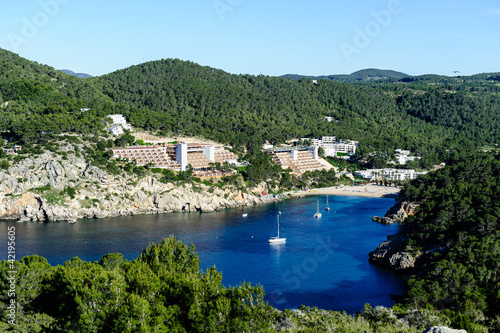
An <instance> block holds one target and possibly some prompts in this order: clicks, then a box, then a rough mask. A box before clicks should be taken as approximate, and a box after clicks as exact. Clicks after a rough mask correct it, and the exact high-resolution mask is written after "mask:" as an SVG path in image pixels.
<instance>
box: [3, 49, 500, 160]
mask: <svg viewBox="0 0 500 333" xmlns="http://www.w3.org/2000/svg"><path fill="white" fill-rule="evenodd" d="M376 73H378V74H377V75H379V74H380V75H382V74H381V73H379V72H378V71H376V70H366V71H361V72H359V73H358V74H357V75H360V77H362V76H363V75H375V74H376ZM391 73H392V72H388V73H387V75H389V74H391ZM392 75H396V74H392ZM401 75H402V74H401ZM497 77H498V75H497V76H495V75H490V76H487V75H478V76H474V77H465V78H461V79H453V80H452V79H449V80H450V81H446V80H448V79H447V78H446V77H439V76H424V77H417V78H408V77H405V78H402V79H399V80H395V79H391V80H388V81H387V80H386V81H366V82H364V83H360V84H346V83H339V82H334V81H331V80H318V84H313V83H312V82H311V80H309V79H304V78H302V79H299V80H297V81H295V80H290V79H284V78H279V77H269V76H252V75H232V74H229V73H226V72H224V71H222V70H219V69H214V68H211V67H203V66H200V65H197V64H195V63H192V62H188V61H181V60H177V59H176V60H172V59H166V60H159V61H153V62H148V63H144V64H141V65H137V66H132V67H129V68H127V69H124V70H120V71H116V72H114V73H111V74H108V75H105V76H101V77H94V78H89V79H79V78H77V77H74V76H70V75H67V74H65V73H62V72H61V71H56V70H54V69H53V68H52V67H49V66H45V65H40V64H37V63H35V62H31V61H28V60H26V59H23V58H21V57H19V56H17V55H15V54H13V53H11V52H8V51H5V50H1V49H0V105H1V107H0V115H1V117H0V130H1V131H3V132H4V133H6V135H10V136H11V138H12V139H13V141H14V142H18V143H20V144H23V145H30V144H33V143H44V142H47V141H49V140H50V139H51V138H52V137H53V136H54V135H57V134H60V133H62V132H73V133H80V134H85V133H99V132H100V131H102V128H103V126H102V122H103V120H104V117H105V116H106V115H108V114H112V113H122V114H124V115H125V116H126V117H127V119H128V120H129V121H130V122H131V123H132V125H133V126H134V127H136V128H141V129H144V130H148V131H154V132H157V133H159V134H173V135H198V136H203V137H206V138H208V139H213V140H217V141H219V142H223V143H229V144H232V145H234V146H236V147H243V146H246V147H258V146H259V145H260V144H261V143H263V142H264V141H265V140H269V141H270V142H273V143H282V142H284V141H286V140H289V139H292V138H301V137H320V136H323V135H335V136H337V137H339V138H343V139H353V140H357V141H360V143H361V154H364V155H365V156H368V154H369V153H370V152H371V151H379V152H392V151H393V150H394V149H395V148H401V149H410V150H412V151H414V152H415V153H417V154H419V155H421V156H423V159H422V160H421V162H422V164H423V165H424V166H430V165H432V163H436V162H438V161H440V160H443V159H446V158H447V156H448V151H455V152H462V151H464V150H471V149H472V150H475V149H477V148H479V147H484V146H492V147H495V144H497V143H498V141H499V131H498V130H497V128H499V126H498V125H499V115H500V113H499V112H498V110H499V105H500V99H499V96H498V93H497V91H498V85H497V82H498V80H496V79H497ZM451 81H452V82H451ZM446 82H448V83H446ZM5 102H8V103H5ZM83 108H85V109H90V111H86V112H81V111H80V110H81V109H83ZM325 116H328V117H332V118H333V121H332V122H328V121H325V119H324V117H325Z"/></svg>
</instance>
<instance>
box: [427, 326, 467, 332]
mask: <svg viewBox="0 0 500 333" xmlns="http://www.w3.org/2000/svg"><path fill="white" fill-rule="evenodd" d="M422 333H467V331H466V330H454V329H452V328H448V327H437V326H436V327H431V328H429V329H427V330H425V331H423V332H422Z"/></svg>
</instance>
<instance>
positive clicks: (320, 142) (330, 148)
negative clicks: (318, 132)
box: [302, 136, 359, 159]
mask: <svg viewBox="0 0 500 333" xmlns="http://www.w3.org/2000/svg"><path fill="white" fill-rule="evenodd" d="M302 140H303V141H310V142H311V145H312V146H313V147H321V148H323V150H324V151H325V156H332V157H338V158H343V159H348V158H349V157H351V156H353V155H354V154H356V148H357V147H359V142H357V141H352V140H348V141H344V140H339V141H337V140H336V137H334V136H324V137H322V138H321V139H310V138H302Z"/></svg>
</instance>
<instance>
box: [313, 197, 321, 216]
mask: <svg viewBox="0 0 500 333" xmlns="http://www.w3.org/2000/svg"><path fill="white" fill-rule="evenodd" d="M316 202H317V204H318V209H317V211H316V214H314V217H321V213H320V212H319V200H317V201H316Z"/></svg>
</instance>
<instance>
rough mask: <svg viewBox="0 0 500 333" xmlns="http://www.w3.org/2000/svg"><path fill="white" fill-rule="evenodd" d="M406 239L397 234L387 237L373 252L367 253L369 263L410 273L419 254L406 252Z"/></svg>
mask: <svg viewBox="0 0 500 333" xmlns="http://www.w3.org/2000/svg"><path fill="white" fill-rule="evenodd" d="M407 241H408V239H407V238H406V237H403V236H401V235H399V234H395V235H391V236H388V237H387V241H385V242H382V243H381V244H380V245H379V246H378V247H377V248H376V249H375V250H374V251H372V252H370V253H369V257H370V259H369V260H370V262H372V263H374V264H378V265H383V266H386V267H389V268H391V269H393V270H396V271H412V270H413V269H415V265H416V261H417V259H418V258H419V257H420V256H421V255H422V253H421V252H416V253H411V252H408V251H407V250H406V246H407Z"/></svg>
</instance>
